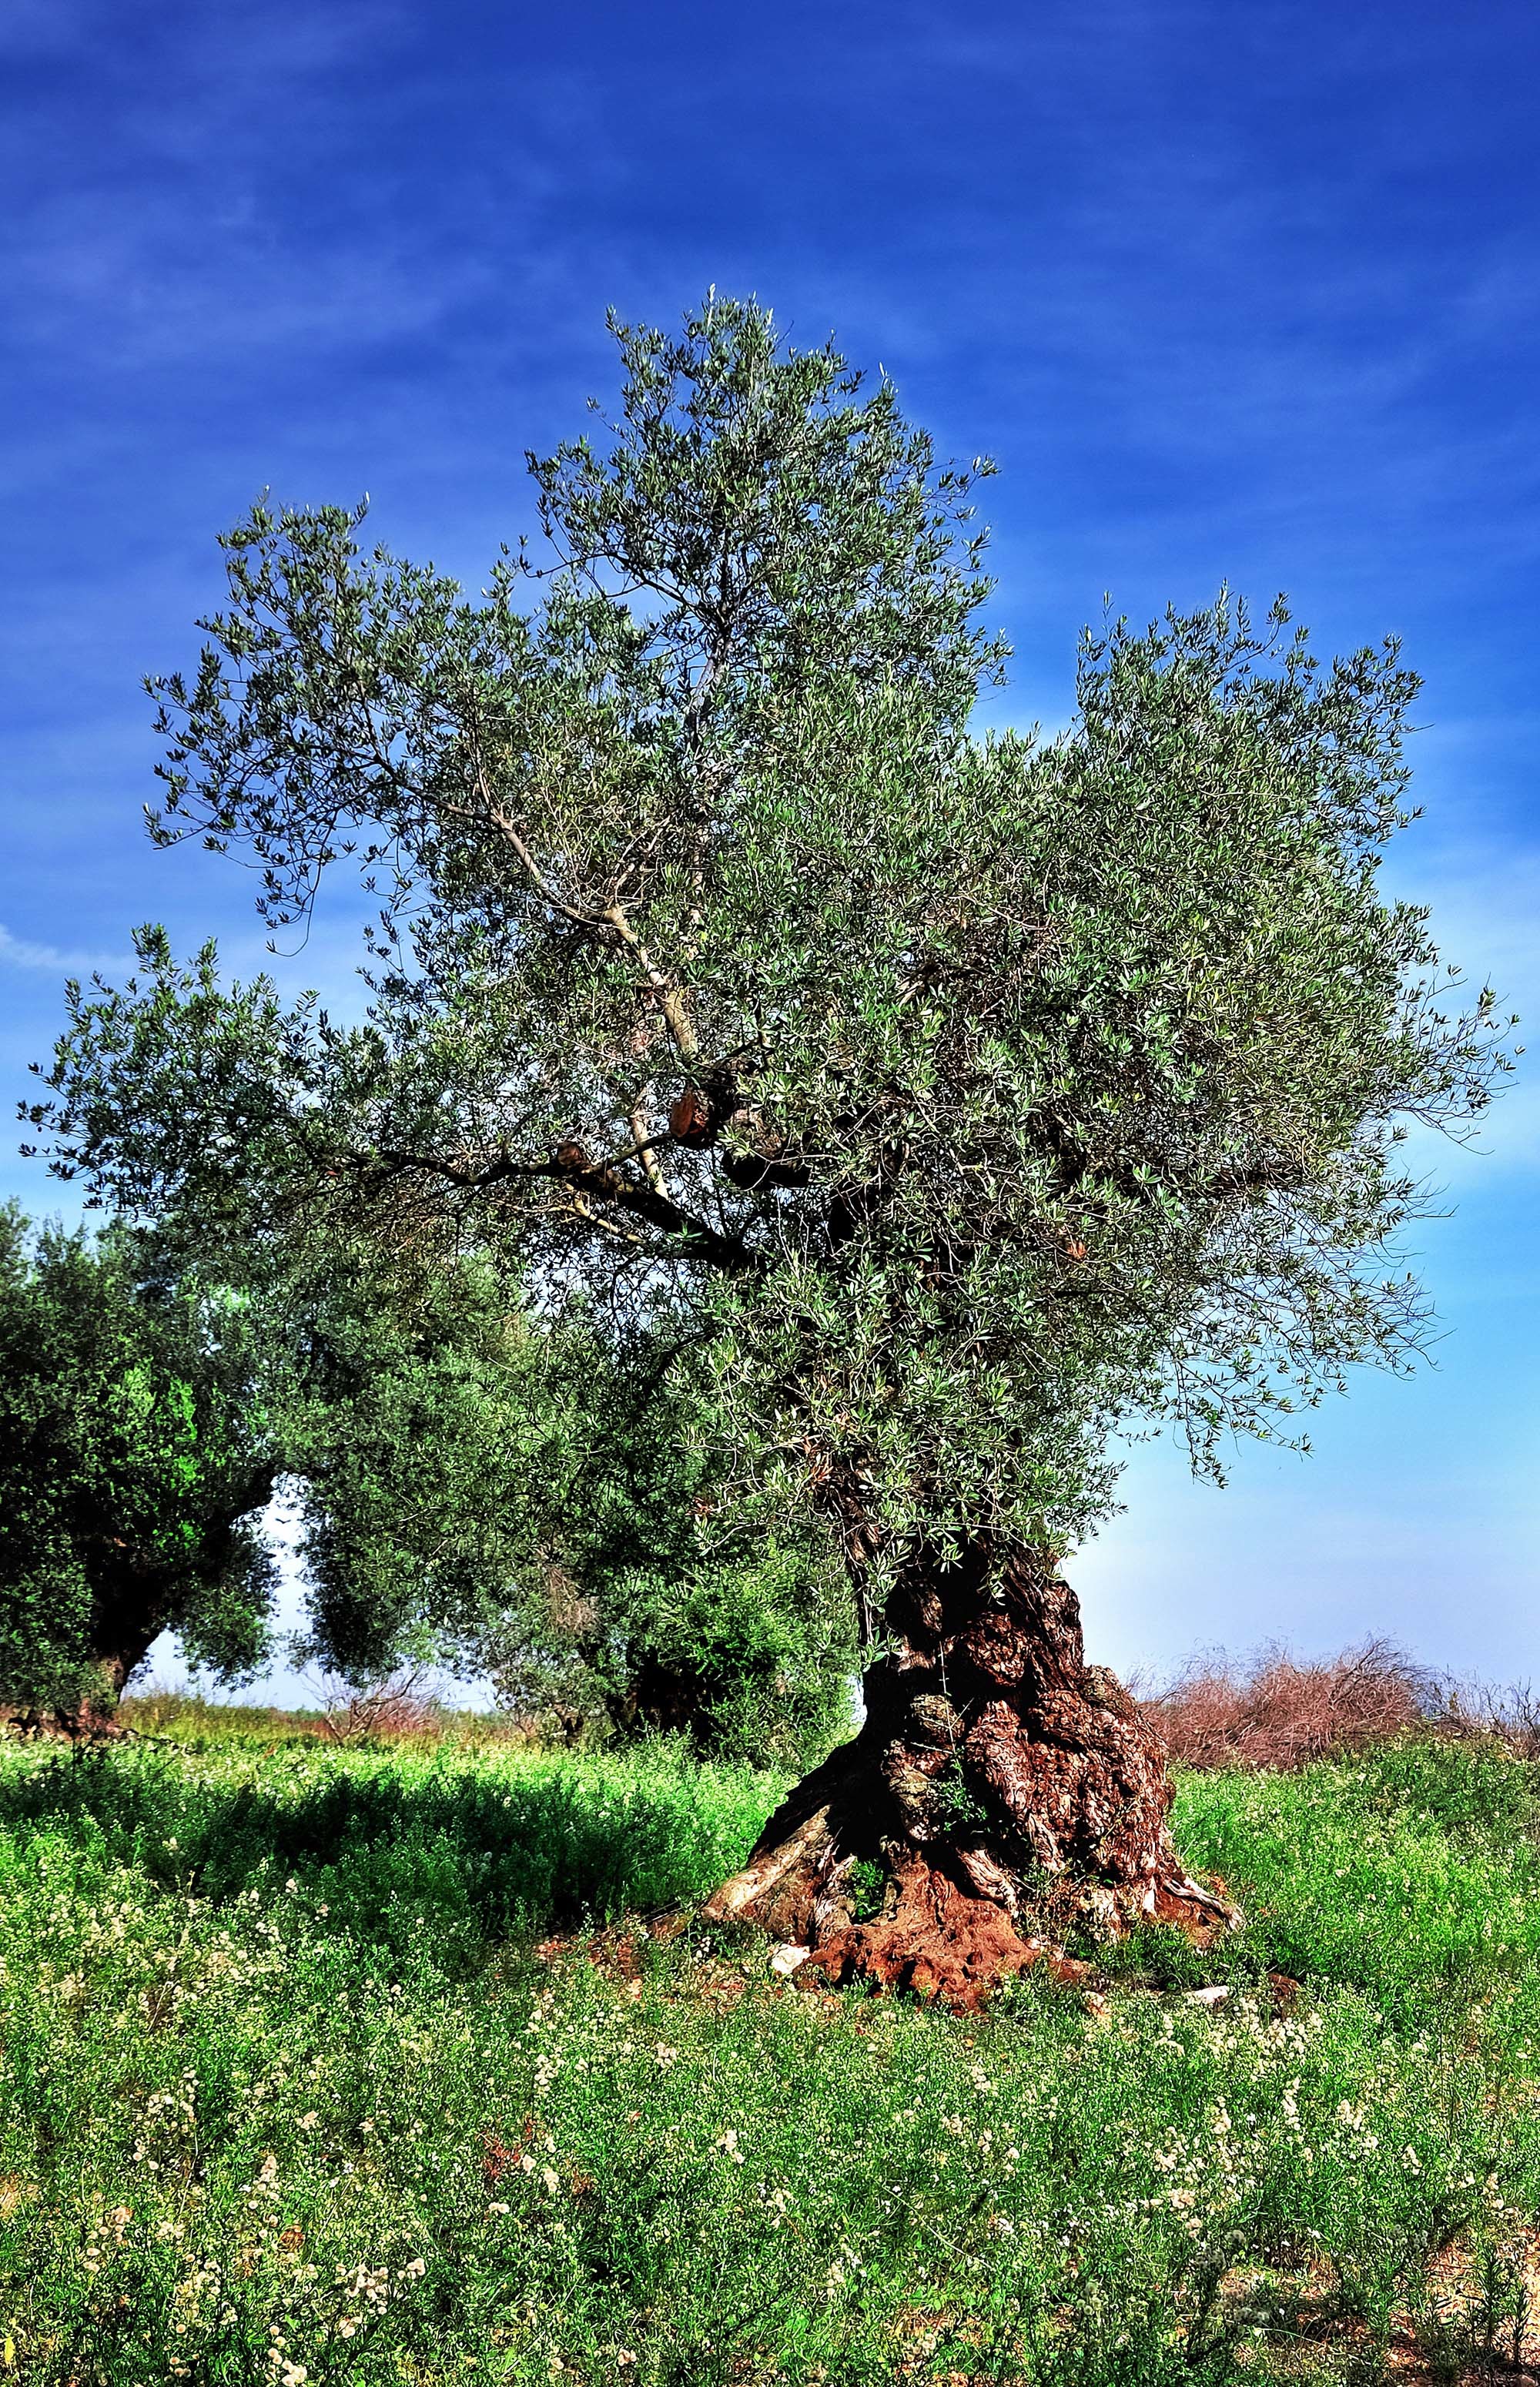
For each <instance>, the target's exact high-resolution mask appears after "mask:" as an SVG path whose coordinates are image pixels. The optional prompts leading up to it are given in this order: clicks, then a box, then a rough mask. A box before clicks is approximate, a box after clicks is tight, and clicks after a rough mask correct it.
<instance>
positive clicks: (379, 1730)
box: [317, 1666, 444, 1748]
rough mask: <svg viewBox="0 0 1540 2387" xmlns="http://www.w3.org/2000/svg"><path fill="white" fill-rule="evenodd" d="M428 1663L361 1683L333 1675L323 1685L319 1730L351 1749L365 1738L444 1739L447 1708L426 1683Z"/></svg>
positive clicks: (324, 1738)
mask: <svg viewBox="0 0 1540 2387" xmlns="http://www.w3.org/2000/svg"><path fill="white" fill-rule="evenodd" d="M428 1679H429V1676H428V1670H427V1668H426V1667H424V1666H411V1667H403V1668H401V1669H400V1670H398V1672H397V1673H394V1674H386V1675H385V1677H384V1678H383V1679H382V1680H381V1681H379V1682H377V1683H369V1684H365V1685H363V1686H358V1685H355V1684H350V1683H343V1682H335V1681H333V1680H331V1679H330V1678H328V1679H327V1680H326V1681H324V1682H322V1684H321V1686H319V1699H320V1707H321V1714H320V1717H319V1720H318V1724H317V1730H318V1731H319V1733H320V1736H321V1737H322V1739H323V1740H331V1741H335V1742H337V1743H338V1744H339V1745H340V1746H341V1747H343V1748H351V1747H352V1746H354V1745H355V1744H356V1743H357V1742H359V1741H363V1740H439V1739H442V1737H443V1734H444V1709H443V1705H442V1703H441V1701H439V1700H438V1699H435V1697H434V1695H433V1693H432V1691H431V1690H429V1689H428V1688H427V1687H426V1684H427V1682H428Z"/></svg>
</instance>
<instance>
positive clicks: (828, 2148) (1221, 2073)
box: [0, 1731, 1540, 2387]
mask: <svg viewBox="0 0 1540 2387" xmlns="http://www.w3.org/2000/svg"><path fill="white" fill-rule="evenodd" d="M779 1787H780V1785H779V1783H778V1782H777V1781H776V1779H775V1778H773V1777H770V1776H767V1775H763V1774H752V1773H750V1772H748V1771H745V1770H741V1769H738V1770H735V1769H730V1768H718V1769H707V1770H701V1769H700V1768H698V1767H695V1766H694V1765H692V1764H691V1763H690V1762H688V1760H686V1759H685V1758H684V1757H683V1756H682V1755H680V1754H679V1753H678V1752H676V1751H674V1750H671V1749H666V1748H662V1749H653V1750H651V1751H650V1752H644V1753H642V1754H639V1755H635V1756H629V1757H624V1756H602V1755H601V1756H581V1757H571V1758H550V1757H539V1756H533V1755H530V1754H529V1753H527V1752H524V1751H522V1750H520V1749H517V1748H514V1747H511V1746H508V1745H506V1744H504V1745H499V1744H497V1743H495V1742H488V1743H486V1744H485V1745H480V1746H478V1745H476V1744H475V1742H474V1741H473V1740H470V1739H468V1740H465V1741H462V1742H461V1743H459V1744H457V1745H453V1746H448V1747H445V1748H442V1749H436V1750H435V1749H424V1750H421V1751H406V1752H402V1751H382V1750H378V1749H374V1750H360V1749H351V1750H339V1749H329V1748H326V1747H324V1746H322V1745H319V1744H317V1743H316V1742H314V1741H309V1740H294V1741H292V1742H289V1743H287V1744H285V1743H284V1740H283V1739H282V1737H281V1736H279V1735H277V1734H276V1733H274V1732H271V1731H270V1732H269V1733H268V1734H267V1737H266V1744H265V1745H263V1744H262V1743H259V1742H246V1743H243V1742H242V1741H240V1740H239V1739H238V1738H236V1737H233V1736H228V1735H227V1737H225V1738H224V1739H223V1740H219V1739H216V1738H214V1737H211V1736H205V1737H203V1738H202V1740H201V1741H200V1740H191V1741H189V1743H188V1744H187V1745H186V1746H183V1747H163V1746H136V1747H135V1746H131V1747H127V1748H119V1749H113V1750H111V1751H109V1752H108V1753H106V1754H103V1755H77V1756H71V1755H69V1754H63V1755H51V1754H48V1753H45V1752H41V1751H38V1750H35V1749H18V1748H9V1749H6V1750H5V1751H4V1752H3V1753H0V1960H3V1964H4V1972H3V1975H0V2367H4V2368H7V2369H8V2370H9V2372H10V2374H11V2375H13V2376H15V2377H16V2378H18V2379H19V2380H20V2381H38V2382H41V2381H49V2382H57V2387H67V2382H71V2381H72V2382H76V2387H96V2382H106V2381H111V2382H113V2387H159V2382H161V2381H165V2380H168V2379H171V2380H183V2379H184V2380H188V2381H196V2382H202V2381H209V2382H225V2381H231V2382H234V2381H240V2382H250V2387H301V2382H302V2381H318V2382H319V2381H324V2382H328V2387H329V2382H332V2381H338V2382H341V2381H349V2382H359V2387H368V2383H369V2382H374V2381H422V2382H429V2381H433V2382H436V2381H484V2380H485V2381H492V2380H498V2381H512V2382H524V2381H538V2382H540V2387H549V2382H551V2381H553V2380H555V2381H562V2382H571V2381H583V2382H587V2387H612V2382H614V2381H638V2382H646V2387H661V2383H662V2382H664V2381H667V2382H676V2387H713V2382H717V2381H720V2382H722V2387H753V2382H758V2381H779V2380H787V2381H807V2382H813V2381H819V2382H831V2383H832V2382H838V2387H868V2382H884V2387H887V2383H888V2382H898V2381H906V2380H913V2381H944V2380H948V2379H951V2380H958V2379H961V2380H965V2381H985V2380H988V2381H1041V2382H1044V2387H1099V2382H1104V2381H1105V2382H1106V2387H1113V2382H1117V2387H1123V2383H1124V2382H1128V2383H1129V2387H1155V2382H1160V2387H1165V2383H1166V2382H1171V2387H1175V2382H1177V2381H1182V2382H1184V2383H1187V2382H1193V2381H1197V2382H1207V2381H1228V2380H1274V2379H1278V2380H1283V2379H1287V2380H1338V2379H1341V2380H1355V2381H1365V2380H1370V2379H1375V2378H1386V2379H1393V2378H1407V2377H1408V2376H1410V2377H1420V2378H1427V2379H1438V2378H1444V2379H1448V2380H1456V2379H1459V2378H1463V2377H1466V2376H1474V2377H1482V2376H1486V2375H1489V2373H1490V2372H1491V2366H1492V2363H1493V2362H1495V2361H1496V2357H1497V2355H1499V2354H1500V2353H1501V2352H1502V2351H1503V2350H1504V2349H1505V2348H1506V2349H1508V2351H1509V2352H1510V2351H1511V2350H1512V2345H1513V2334H1514V2329H1515V2324H1516V2318H1517V2315H1518V2308H1519V2305H1520V2301H1521V2292H1522V2278H1523V2265H1524V2262H1525V2259H1526V2250H1527V2246H1528V2242H1529V2241H1528V2233H1529V2230H1530V2228H1531V2224H1532V2221H1533V2218H1534V2215H1535V2212H1536V2208H1537V2204H1540V2100H1537V2094H1536V2084H1537V2074H1540V1968H1537V1965H1536V1957H1537V1955H1540V1839H1537V1838H1536V1833H1535V1812H1536V1783H1535V1780H1534V1776H1533V1774H1532V1773H1531V1772H1530V1771H1529V1770H1528V1769H1526V1768H1524V1767H1523V1766H1521V1765H1519V1764H1517V1763H1516V1762H1513V1761H1512V1760H1510V1759H1508V1758H1506V1757H1505V1756H1503V1755H1502V1754H1501V1753H1499V1752H1497V1751H1495V1750H1493V1749H1486V1748H1483V1747H1481V1746H1477V1745H1470V1744H1468V1745H1464V1746H1451V1747H1443V1748H1439V1747H1434V1746H1432V1745H1429V1744H1421V1745H1407V1746H1402V1747H1398V1748H1395V1749H1389V1750H1386V1751H1383V1752H1382V1753H1381V1754H1380V1755H1378V1756H1377V1757H1375V1758H1373V1759H1370V1760H1365V1761H1361V1762H1357V1763H1356V1764H1354V1765H1352V1766H1348V1767H1319V1768H1317V1769H1315V1770H1313V1771H1312V1772H1310V1773H1307V1774H1302V1775H1298V1776H1294V1777H1292V1778H1291V1777H1261V1776H1244V1775H1230V1776H1223V1775H1210V1776H1205V1777H1193V1778H1190V1779H1189V1780H1188V1781H1187V1782H1186V1783H1185V1784H1184V1786H1183V1788H1182V1793H1181V1799H1180V1808H1179V1815H1178V1828H1179V1838H1180V1844H1181V1847H1182V1850H1183V1853H1184V1855H1185V1856H1186V1858H1187V1859H1188V1861H1189V1863H1193V1864H1194V1865H1197V1866H1200V1867H1203V1868H1205V1869H1207V1870H1211V1871H1218V1873H1220V1874H1221V1875H1222V1876H1224V1877H1225V1879H1226V1880H1227V1881H1228V1882H1229V1883H1230V1884H1231V1887H1232V1888H1235V1889H1237V1890H1238V1891H1239V1892H1240V1893H1241V1894H1242V1895H1243V1898H1244V1900H1245V1901H1246V1905H1247V1910H1248V1914H1249V1916H1250V1920H1249V1922H1248V1926H1247V1928H1246V1931H1245V1933H1244V1934H1243V1936H1242V1937H1241V1939H1238V1940H1236V1941H1234V1942H1231V1943H1230V1944H1229V1945H1228V1946H1227V1947H1226V1948H1225V1949H1224V1950H1223V1951H1218V1953H1217V1954H1216V1955H1215V1956H1214V1957H1212V1958H1211V1959H1210V1960H1208V1962H1207V1964H1206V1966H1205V1967H1204V1968H1200V1969H1202V1970H1204V1971H1205V1974H1206V1977H1210V1978H1218V1979H1225V1980H1229V1981H1231V1982H1232V1983H1233V1984H1234V1985H1235V1986H1234V1989H1233V1990H1232V1995H1231V1999H1230V2001H1229V2002H1227V2003H1226V2004H1224V2005H1221V2006H1220V2007H1218V2009H1216V2010H1213V2011H1209V2010H1206V2009H1205V2008H1202V2007H1200V2006H1197V2005H1195V2004H1193V2002H1190V2001H1189V2000H1188V1999H1186V1998H1185V1997H1183V1996H1182V1995H1181V1989H1182V1988H1183V1987H1188V1986H1192V1985H1193V1977H1194V1967H1193V1963H1192V1959H1191V1957H1190V1955H1189V1954H1188V1953H1187V1952H1186V1951H1184V1950H1179V1949H1176V1948H1173V1946H1172V1945H1171V1944H1170V1943H1169V1942H1168V1941H1166V1940H1164V1939H1161V1938H1159V1937H1158V1936H1157V1937H1155V1938H1154V1939H1152V1940H1151V1941H1150V1942H1149V1943H1148V1944H1147V1945H1146V1946H1145V1947H1143V1948H1142V1949H1139V1950H1136V1951H1132V1952H1131V1954H1130V1955H1129V1956H1127V1957H1125V1959H1124V1964H1123V1973H1124V1977H1122V1978H1120V1979H1119V1980H1118V1981H1117V1983H1116V1984H1115V1985H1114V1987H1113V1989H1112V1990H1111V1993H1110V1994H1109V1997H1108V2000H1107V2003H1106V2006H1105V2012H1103V2013H1102V2014H1099V2015H1098V2014H1092V2013H1089V2012H1088V2011H1087V2010H1086V2008H1085V2005H1084V2003H1083V2002H1082V2001H1081V2000H1080V1999H1079V1998H1078V1997H1076V1996H1073V1995H1069V1994H1067V1993H1065V1992H1062V1991H1055V1990H1054V1989H1051V1988H1049V1987H1047V1986H1046V1985H1043V1984H1040V1983H1037V1982H1034V1981H1032V1980H1030V1979H1029V1980H1028V1981H1027V1982H1026V1983H1025V1984H1024V1985H1023V1986H1022V1988H1021V1989H1019V1990H1018V1991H1017V1992H1016V1994H1014V1995H1013V1996H1012V1997H1011V1998H1009V1999H1008V2000H1007V2001H1004V2002H1002V2003H1001V2004H1000V2005H998V2006H997V2007H996V2008H995V2009H993V2010H992V2011H991V2012H990V2013H989V2014H987V2015H985V2016H982V2017H979V2018H976V2019H973V2020H970V2021H967V2022H961V2021H958V2020H956V2019H954V2018H953V2017H951V2016H949V2015H947V2014H937V2013H933V2012H928V2011H925V2010H922V2009H920V2008H918V2007H916V2006H915V2005H912V2004H905V2003H901V2002H893V2001H882V2002H870V2001H867V2000H865V1999H864V1998H861V1997H858V1996H854V1995H849V1996H843V1997H839V1998H830V1997H826V1996H816V1995H809V1994H806V1993H804V1992H802V1991H799V1990H797V1989H794V1988H791V1989H783V1988H782V1987H781V1986H780V1985H778V1984H776V1983H775V1982H773V1981H772V1980H771V1979H770V1978H769V1977H767V1974H766V1970H765V1965H764V1951H763V1948H761V1947H756V1946H754V1945H752V1944H750V1943H742V1944H735V1943H730V1942H728V1941H726V1940H724V1939H720V1938H718V1939H709V1938H707V1937H704V1936H702V1935H699V1934H697V1935H694V1936H690V1935H686V1936H684V1937H682V1938H679V1939H675V1940H673V1941H671V1942H669V1943H668V1944H666V1945H662V1944H658V1943H654V1942H650V1941H648V1940H646V1939H638V1940H637V1943H636V1945H637V1970H636V1972H635V1977H628V1975H627V1972H626V1970H625V1964H624V1963H623V1962H621V1961H617V1960H616V1948H615V1940H614V1937H613V1935H609V1936H608V1937H605V1938H602V1939H600V1940H598V1941H596V1942H594V1943H593V1945H592V1948H591V1950H590V1949H588V1948H587V1947H586V1946H585V1945H584V1944H581V1943H580V1944H579V1946H578V1947H577V1948H576V1949H575V1950H558V1951H554V1952H552V1951H547V1952H545V1953H542V1952H541V1951H540V1948H539V1944H538V1943H539V1940H540V1938H541V1936H542V1935H543V1934H546V1933H548V1932H550V1931H553V1930H562V1931H570V1930H573V1929H574V1928H581V1926H583V1925H584V1924H585V1922H587V1923H590V1924H596V1925H597V1924H602V1923H604V1922H606V1921H607V1920H609V1919H610V1918H612V1917H615V1916H618V1915H620V1914H623V1913H625V1912H627V1911H630V1910H635V1909H638V1908H639V1909H647V1908H649V1907H653V1906H658V1905H662V1904H664V1903H666V1902H667V1901H673V1900H676V1899H691V1898H694V1897H695V1896H697V1895H698V1894H699V1893H700V1892H701V1891H702V1890H704V1889H705V1888H707V1887H709V1886H710V1885H711V1884H712V1883H713V1881H715V1880H716V1879H717V1878H719V1877H720V1876H721V1875H722V1874H723V1873H724V1872H725V1871H726V1870H727V1869H728V1868H729V1867H730V1866H731V1865H732V1864H733V1863H734V1862H735V1861H736V1860H737V1858H738V1856H739V1855H740V1854H741V1853H742V1852H743V1850H745V1849H746V1848H747V1847H748V1845H749V1843H750V1842H751V1839H752V1838H753V1835H754V1832H755V1830H756V1829H757V1826H758V1824H759V1822H760V1820H761V1818H762V1817H763V1815H764V1812H766V1810H767V1809H768V1807H769V1806H770V1805H771V1803H772V1802H773V1800H774V1799H775V1798H776V1794H777V1791H778V1789H779ZM590 1958H596V1959H598V1960H599V1961H591V1960H590ZM1269 1970H1281V1971H1286V1972H1288V1973H1290V1974H1292V1975H1293V1976H1294V1977H1296V1978H1300V1979H1302V1980H1303V1981H1304V1982H1305V1984H1306V1987H1305V1991H1304V1994H1303V1995H1302V1997H1301V1998H1300V1999H1299V2001H1298V2002H1297V2003H1296V2004H1295V2005H1294V2008H1293V2010H1292V2011H1291V2012H1287V2013H1280V2012H1278V2011H1276V2010H1275V2002H1274V1998H1273V1994H1272V1990H1271V1988H1270V1986H1269V1981H1268V1975H1269ZM1492 2375H1497V2376H1509V2377H1511V2376H1512V2373H1511V2372H1506V2373H1505V2372H1502V2371H1500V2370H1499V2371H1497V2372H1496V2373H1495V2374H1492Z"/></svg>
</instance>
